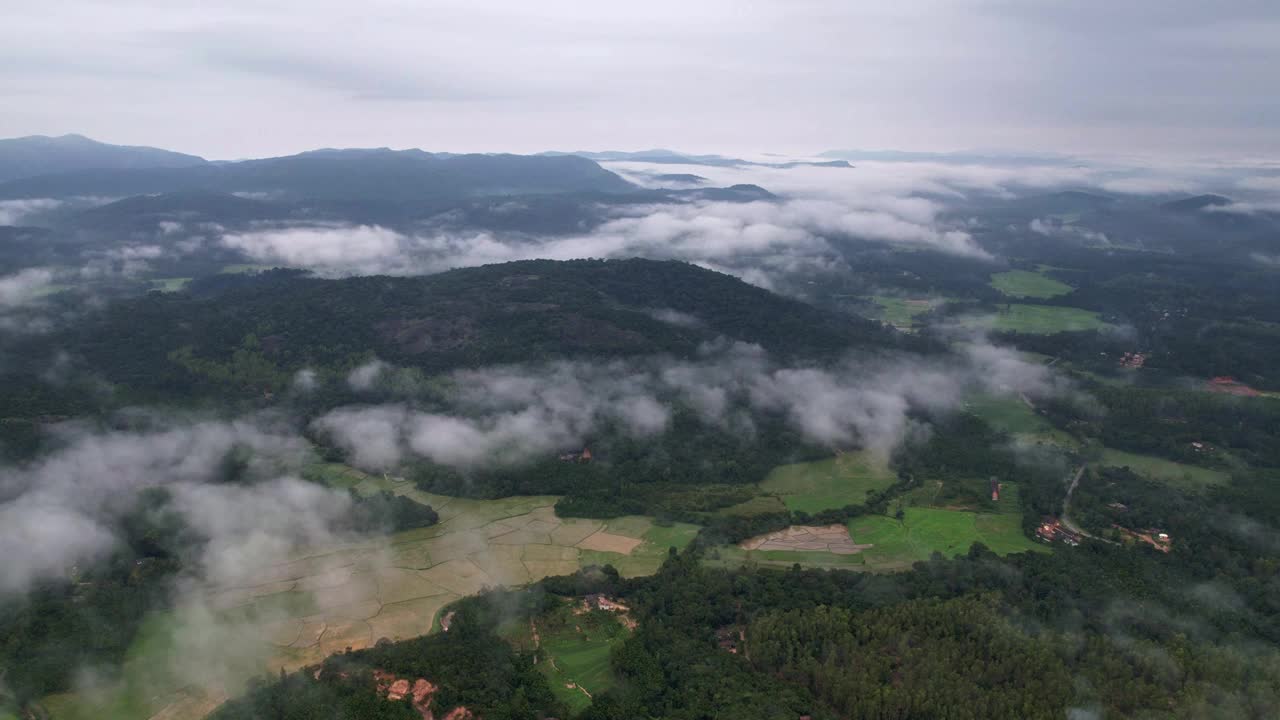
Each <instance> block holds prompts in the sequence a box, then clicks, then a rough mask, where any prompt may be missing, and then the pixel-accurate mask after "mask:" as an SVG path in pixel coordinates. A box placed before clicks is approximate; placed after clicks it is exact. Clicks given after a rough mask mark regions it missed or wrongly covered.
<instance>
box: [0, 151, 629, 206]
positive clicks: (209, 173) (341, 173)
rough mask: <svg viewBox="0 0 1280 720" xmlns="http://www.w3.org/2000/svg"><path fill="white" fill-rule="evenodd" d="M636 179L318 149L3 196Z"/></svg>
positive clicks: (410, 189) (560, 164) (592, 167)
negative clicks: (283, 155) (284, 155)
mask: <svg viewBox="0 0 1280 720" xmlns="http://www.w3.org/2000/svg"><path fill="white" fill-rule="evenodd" d="M633 189H634V186H633V185H631V183H629V182H627V181H626V180H623V179H622V178H621V177H619V176H618V175H616V174H614V173H612V172H610V171H608V170H605V169H604V168H602V167H600V165H599V164H597V163H595V162H594V161H591V160H588V159H586V158H580V157H541V156H530V155H479V154H471V155H447V154H436V153H428V152H423V151H421V150H400V151H396V150H388V149H385V148H379V149H372V150H316V151H313V152H306V153H301V154H298V155H290V156H286V157H278V158H264V159H261V160H244V161H241V162H234V163H207V164H203V165H194V166H189V167H146V168H92V169H80V170H75V171H69V172H61V173H57V174H51V175H41V176H37V177H27V178H21V179H17V180H12V181H10V182H0V198H37V197H39V198H48V197H52V198H63V197H71V196H81V195H102V196H113V197H120V196H122V195H147V194H154V193H167V192H192V191H204V192H254V193H271V194H273V195H274V196H278V197H281V198H283V199H300V198H311V199H321V200H326V199H328V200H378V201H383V202H402V201H420V200H423V199H425V198H433V197H471V196H475V195H511V194H520V193H559V192H587V191H596V192H627V191H630V190H633Z"/></svg>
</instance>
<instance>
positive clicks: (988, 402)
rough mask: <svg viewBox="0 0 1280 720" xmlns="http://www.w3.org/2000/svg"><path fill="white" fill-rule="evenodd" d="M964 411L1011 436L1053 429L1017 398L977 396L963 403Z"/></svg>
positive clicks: (1046, 421)
mask: <svg viewBox="0 0 1280 720" xmlns="http://www.w3.org/2000/svg"><path fill="white" fill-rule="evenodd" d="M965 409H966V410H968V411H969V412H971V413H973V414H974V415H977V416H978V417H980V418H982V419H983V420H986V421H987V422H988V423H989V424H990V425H991V426H992V427H994V428H995V429H997V430H1001V431H1003V432H1007V433H1009V434H1011V435H1013V434H1016V433H1041V432H1047V431H1049V430H1052V429H1053V426H1052V425H1050V424H1049V421H1048V420H1045V419H1044V418H1043V417H1040V416H1039V415H1037V414H1036V412H1035V410H1032V409H1031V407H1030V406H1029V405H1027V403H1025V402H1023V401H1022V399H1021V398H1019V397H1016V396H1015V397H1011V396H1007V395H979V396H975V397H973V398H970V399H969V400H967V401H966V402H965Z"/></svg>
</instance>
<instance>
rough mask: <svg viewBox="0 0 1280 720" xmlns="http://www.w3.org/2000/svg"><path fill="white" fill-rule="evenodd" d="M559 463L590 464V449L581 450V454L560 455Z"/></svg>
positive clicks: (568, 453)
mask: <svg viewBox="0 0 1280 720" xmlns="http://www.w3.org/2000/svg"><path fill="white" fill-rule="evenodd" d="M560 462H582V463H586V462H591V448H583V449H582V452H576V451H573V452H567V453H561V454H560Z"/></svg>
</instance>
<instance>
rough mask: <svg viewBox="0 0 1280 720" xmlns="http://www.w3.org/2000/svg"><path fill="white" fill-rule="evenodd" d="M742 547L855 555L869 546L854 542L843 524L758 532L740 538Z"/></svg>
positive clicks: (793, 527) (803, 526) (796, 526)
mask: <svg viewBox="0 0 1280 720" xmlns="http://www.w3.org/2000/svg"><path fill="white" fill-rule="evenodd" d="M741 547H742V549H743V550H784V551H792V552H799V551H817V552H830V553H834V554H836V555H856V554H858V553H860V552H862V551H863V550H866V549H867V548H869V547H871V546H870V545H856V544H854V542H853V538H852V537H850V535H849V528H847V527H845V526H844V525H824V526H818V525H792V526H791V527H789V528H787V529H786V530H778V531H777V532H771V533H768V534H767V535H757V536H756V537H753V538H749V539H747V540H744V541H742V545H741Z"/></svg>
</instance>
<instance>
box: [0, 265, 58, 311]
mask: <svg viewBox="0 0 1280 720" xmlns="http://www.w3.org/2000/svg"><path fill="white" fill-rule="evenodd" d="M53 282H54V271H53V270H52V269H50V268H27V269H26V270H19V271H18V272H16V273H14V274H12V275H5V276H0V309H2V308H12V307H16V306H19V305H25V304H27V303H29V302H31V301H33V300H35V299H37V298H39V297H41V296H42V295H44V294H45V293H46V292H47V291H48V290H49V288H50V287H51V286H52V285H53Z"/></svg>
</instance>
